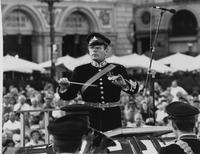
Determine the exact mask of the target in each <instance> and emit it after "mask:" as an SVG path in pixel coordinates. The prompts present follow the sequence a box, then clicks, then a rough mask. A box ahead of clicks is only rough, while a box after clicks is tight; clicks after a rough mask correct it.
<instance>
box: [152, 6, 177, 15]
mask: <svg viewBox="0 0 200 154" xmlns="http://www.w3.org/2000/svg"><path fill="white" fill-rule="evenodd" d="M153 8H154V9H160V10H163V11H168V12H170V13H173V14H175V13H176V10H175V9H167V8H163V7H160V6H153Z"/></svg>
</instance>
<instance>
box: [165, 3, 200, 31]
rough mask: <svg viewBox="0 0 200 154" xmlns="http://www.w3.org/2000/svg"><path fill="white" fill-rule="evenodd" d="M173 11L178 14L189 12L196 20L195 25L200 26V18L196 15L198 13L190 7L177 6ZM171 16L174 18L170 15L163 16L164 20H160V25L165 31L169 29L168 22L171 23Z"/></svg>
mask: <svg viewBox="0 0 200 154" xmlns="http://www.w3.org/2000/svg"><path fill="white" fill-rule="evenodd" d="M174 9H175V10H176V12H179V11H181V10H185V11H189V12H191V13H192V14H193V15H194V16H195V18H196V20H197V25H200V16H199V15H198V14H199V13H198V11H197V10H195V9H194V8H192V7H190V6H186V7H185V6H184V7H183V6H177V7H174ZM173 16H174V14H171V13H170V14H168V15H166V16H164V19H163V20H162V22H163V24H162V25H163V28H164V29H165V30H168V29H169V26H170V22H171V19H172V17H173Z"/></svg>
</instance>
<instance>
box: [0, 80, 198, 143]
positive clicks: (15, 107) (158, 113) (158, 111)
mask: <svg viewBox="0 0 200 154" xmlns="http://www.w3.org/2000/svg"><path fill="white" fill-rule="evenodd" d="M143 87H144V83H143V82H141V83H140V88H139V92H138V93H137V94H135V95H134V96H129V95H128V94H126V93H125V92H122V93H121V103H122V104H123V106H122V108H121V111H122V115H123V116H122V117H123V119H122V124H123V126H124V127H149V126H151V125H159V126H166V125H169V123H168V119H167V116H168V115H167V113H166V112H165V108H166V106H167V105H168V104H169V103H172V102H173V101H182V102H183V103H189V104H191V105H194V106H195V107H197V108H199V107H200V106H199V105H200V95H199V93H198V92H197V91H193V92H192V93H191V94H189V93H188V92H187V91H186V90H185V89H184V88H183V87H181V86H179V85H178V83H177V81H176V80H174V81H172V82H171V85H170V86H169V87H167V88H165V89H163V88H162V86H161V85H160V84H159V83H158V82H155V83H154V91H155V92H154V96H155V97H154V99H153V97H152V94H151V92H150V90H149V89H148V88H147V89H145V90H146V92H145V93H144V88H143ZM77 102H78V103H83V101H82V100H81V97H80V96H78V97H77V98H76V99H74V100H71V101H68V102H67V101H62V100H60V99H59V95H58V94H57V93H56V92H55V89H54V86H53V85H52V84H51V83H46V84H45V86H44V88H43V89H42V90H40V91H38V90H36V89H34V88H33V87H31V86H30V85H29V84H27V85H26V87H24V88H23V87H20V88H19V87H15V86H13V85H10V86H9V87H4V88H3V123H2V124H3V125H2V128H3V129H2V130H3V135H2V146H3V147H8V146H11V147H20V146H21V145H20V133H21V132H20V128H21V123H20V113H19V112H20V111H25V110H31V111H33V110H36V111H35V112H25V113H24V114H25V123H24V124H25V146H35V145H41V144H44V143H45V138H44V136H45V129H44V113H43V112H41V111H42V110H44V109H59V108H60V107H61V106H64V105H66V103H67V104H72V103H77ZM63 115H65V112H63V111H60V110H55V111H52V112H51V114H50V120H53V119H56V118H59V117H61V116H63ZM199 129H200V116H199V117H198V118H197V123H196V133H197V134H200V131H199Z"/></svg>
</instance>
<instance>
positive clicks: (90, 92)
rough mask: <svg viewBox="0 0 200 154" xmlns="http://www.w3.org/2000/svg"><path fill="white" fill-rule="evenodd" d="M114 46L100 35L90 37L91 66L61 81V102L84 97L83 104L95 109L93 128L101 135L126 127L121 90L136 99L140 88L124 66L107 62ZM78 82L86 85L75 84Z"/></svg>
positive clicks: (90, 115)
mask: <svg viewBox="0 0 200 154" xmlns="http://www.w3.org/2000/svg"><path fill="white" fill-rule="evenodd" d="M110 43H111V41H110V39H108V38H107V37H106V36H104V35H102V34H100V33H91V34H89V35H88V37H87V44H88V50H89V55H90V57H91V62H90V63H88V64H84V65H81V66H78V67H76V68H75V69H74V71H73V73H72V77H71V79H70V80H69V79H68V78H61V79H60V80H59V81H58V83H59V88H58V93H59V95H60V97H61V99H63V100H71V99H74V98H75V97H76V96H77V94H78V93H80V94H81V96H82V99H83V101H84V102H86V104H87V105H90V106H92V107H94V110H92V111H91V112H90V113H89V119H90V126H91V127H93V128H95V129H97V130H100V131H108V130H112V129H114V128H118V127H121V126H122V124H121V110H120V105H121V104H120V93H121V90H122V91H125V92H126V93H128V94H131V95H132V94H134V93H136V92H137V91H138V87H139V86H138V83H137V82H136V81H132V80H129V78H128V75H127V72H126V69H125V67H124V66H122V65H119V64H114V63H108V62H107V61H106V56H107V53H108V46H109V45H110ZM75 82H76V83H84V84H83V85H78V84H73V83H75Z"/></svg>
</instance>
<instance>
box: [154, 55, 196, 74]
mask: <svg viewBox="0 0 200 154" xmlns="http://www.w3.org/2000/svg"><path fill="white" fill-rule="evenodd" d="M158 61H159V62H161V63H163V64H165V65H169V66H170V67H171V68H172V70H173V72H176V71H191V69H192V68H193V67H194V66H195V65H196V64H195V60H194V57H192V56H188V55H185V54H182V53H176V54H173V55H170V56H168V57H165V58H162V59H159V60H158Z"/></svg>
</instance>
